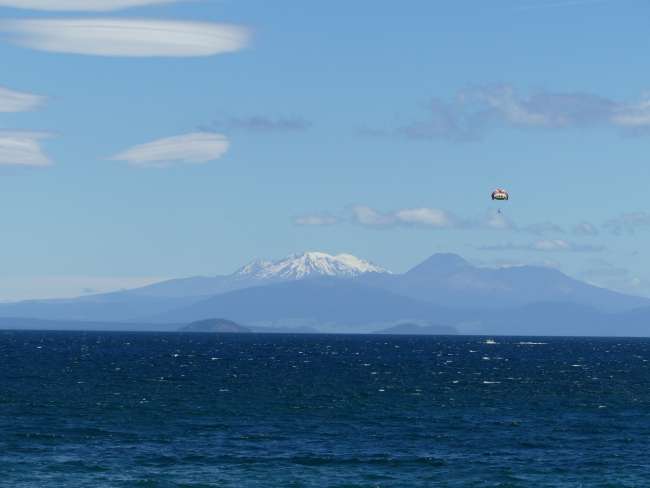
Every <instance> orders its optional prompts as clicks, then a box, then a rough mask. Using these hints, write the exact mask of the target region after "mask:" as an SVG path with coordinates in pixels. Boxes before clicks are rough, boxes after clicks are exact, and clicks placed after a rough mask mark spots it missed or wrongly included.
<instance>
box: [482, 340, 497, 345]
mask: <svg viewBox="0 0 650 488" xmlns="http://www.w3.org/2000/svg"><path fill="white" fill-rule="evenodd" d="M496 343H497V341H495V340H494V339H486V340H485V342H483V344H496Z"/></svg>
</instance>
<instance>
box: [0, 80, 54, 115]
mask: <svg viewBox="0 0 650 488" xmlns="http://www.w3.org/2000/svg"><path fill="white" fill-rule="evenodd" d="M44 100H45V98H44V97H41V96H38V95H33V94H31V93H24V92H19V91H14V90H10V89H9V88H4V87H2V86H0V112H27V111H29V110H34V109H35V108H37V107H38V106H39V105H41V104H42V103H43V101H44Z"/></svg>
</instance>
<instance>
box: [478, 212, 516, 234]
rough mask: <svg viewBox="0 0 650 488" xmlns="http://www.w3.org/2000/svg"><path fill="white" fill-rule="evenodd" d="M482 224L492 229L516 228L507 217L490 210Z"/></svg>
mask: <svg viewBox="0 0 650 488" xmlns="http://www.w3.org/2000/svg"><path fill="white" fill-rule="evenodd" d="M482 224H483V225H484V226H485V227H487V228H488V229H494V230H515V229H516V228H517V226H516V225H515V224H514V223H513V222H512V221H511V220H510V219H509V218H507V217H506V216H505V215H504V214H502V213H498V212H490V213H489V214H488V215H487V216H486V218H485V219H484V220H483V222H482Z"/></svg>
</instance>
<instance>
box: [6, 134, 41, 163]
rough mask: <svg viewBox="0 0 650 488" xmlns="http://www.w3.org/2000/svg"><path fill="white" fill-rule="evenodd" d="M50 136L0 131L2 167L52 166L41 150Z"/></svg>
mask: <svg viewBox="0 0 650 488" xmlns="http://www.w3.org/2000/svg"><path fill="white" fill-rule="evenodd" d="M47 137H49V134H46V133H42V132H19V131H1V130H0V165H19V166H48V165H50V164H52V162H51V161H50V159H49V158H48V157H47V156H46V155H45V153H44V152H43V149H42V148H41V145H40V142H39V141H41V140H42V139H45V138H47Z"/></svg>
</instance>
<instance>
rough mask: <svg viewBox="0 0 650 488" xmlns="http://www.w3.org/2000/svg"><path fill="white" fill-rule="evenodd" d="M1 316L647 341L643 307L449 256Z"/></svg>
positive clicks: (10, 309) (307, 265) (298, 269)
mask: <svg viewBox="0 0 650 488" xmlns="http://www.w3.org/2000/svg"><path fill="white" fill-rule="evenodd" d="M0 317H23V318H32V319H44V320H76V321H93V322H102V323H104V322H128V321H131V322H143V323H150V322H157V323H161V324H162V323H177V324H187V323H189V322H192V321H195V320H202V319H206V318H210V317H227V318H228V319H229V320H234V321H238V322H242V323H246V324H247V326H248V325H250V326H252V327H256V328H259V327H264V326H266V327H274V328H275V329H274V330H289V329H291V328H299V327H308V328H314V329H319V330H325V331H347V332H371V331H377V330H380V329H382V328H387V327H391V326H394V325H396V324H399V323H404V322H411V321H412V322H415V323H433V324H441V325H443V326H448V327H454V328H455V329H456V330H458V331H460V332H476V333H491V334H497V333H503V334H553V335H557V334H561V335H650V300H649V299H647V298H642V297H636V296H630V295H625V294H622V293H618V292H614V291H611V290H606V289H604V288H599V287H596V286H592V285H589V284H587V283H584V282H581V281H578V280H576V279H573V278H570V277H569V276H567V275H565V274H563V273H561V272H560V271H558V270H554V269H549V268H543V267H535V266H519V267H509V268H485V267H476V266H473V265H471V264H470V263H468V262H467V261H465V260H464V259H463V258H461V257H460V256H457V255H455V254H434V255H433V256H431V257H430V258H428V259H427V260H425V261H423V262H422V263H420V264H418V265H417V266H415V267H413V268H412V269H410V270H409V271H407V272H406V273H403V274H390V273H388V272H384V270H383V269H382V268H379V267H378V266H376V265H374V264H372V263H369V262H367V261H364V260H361V259H359V258H356V257H354V256H351V255H347V254H341V255H338V256H331V255H327V254H325V253H318V252H314V253H304V254H300V255H292V256H289V257H287V258H285V259H282V260H279V261H275V262H270V261H254V262H252V263H250V264H249V265H246V266H244V267H243V268H241V269H240V270H238V271H236V272H235V273H233V274H231V275H228V276H216V277H195V278H186V279H178V280H169V281H165V282H161V283H157V284H154V285H150V286H147V287H142V288H138V289H134V290H128V291H121V292H116V293H108V294H100V295H90V296H84V297H80V298H77V299H69V300H37V301H26V302H20V303H13V304H1V305H0ZM308 330H310V329H308Z"/></svg>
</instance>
